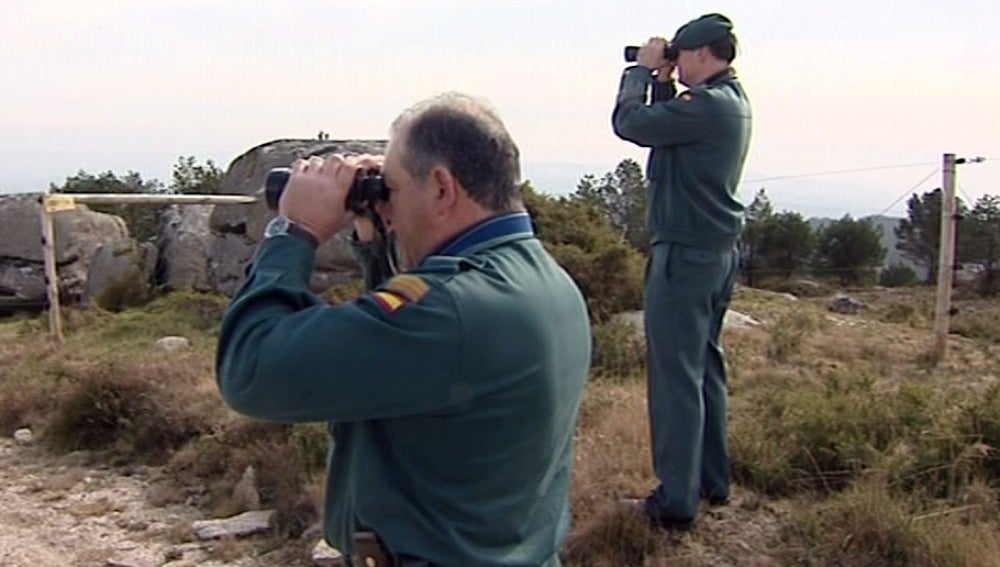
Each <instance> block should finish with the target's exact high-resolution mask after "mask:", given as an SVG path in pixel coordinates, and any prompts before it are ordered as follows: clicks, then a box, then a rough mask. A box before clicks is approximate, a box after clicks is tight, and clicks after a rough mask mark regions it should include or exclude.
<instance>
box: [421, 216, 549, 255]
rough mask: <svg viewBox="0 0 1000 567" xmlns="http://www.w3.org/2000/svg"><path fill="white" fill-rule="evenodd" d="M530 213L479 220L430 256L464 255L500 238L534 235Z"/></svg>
mask: <svg viewBox="0 0 1000 567" xmlns="http://www.w3.org/2000/svg"><path fill="white" fill-rule="evenodd" d="M534 235H535V231H534V229H533V228H532V226H531V217H530V216H529V215H528V213H525V212H517V213H503V214H499V215H496V216H493V217H490V218H488V219H484V220H482V221H479V222H478V223H476V224H474V225H472V226H471V227H469V228H467V229H465V230H463V231H462V232H460V233H458V234H457V235H455V236H453V237H452V238H450V239H448V240H447V241H445V243H444V244H442V245H441V246H439V247H438V248H437V249H436V250H435V251H434V252H431V253H430V254H429V255H430V256H462V255H464V254H466V253H468V252H470V251H472V250H473V249H474V248H478V247H480V245H482V244H485V243H487V242H491V241H493V240H497V239H499V238H505V239H512V238H517V237H526V236H534Z"/></svg>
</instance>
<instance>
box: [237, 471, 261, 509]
mask: <svg viewBox="0 0 1000 567" xmlns="http://www.w3.org/2000/svg"><path fill="white" fill-rule="evenodd" d="M233 501H235V502H236V503H237V504H239V506H240V509H241V510H260V493H258V492H257V472H256V470H255V469H254V468H253V465H247V468H246V469H245V470H244V471H243V476H242V477H241V478H240V481H239V482H237V483H236V486H234V487H233Z"/></svg>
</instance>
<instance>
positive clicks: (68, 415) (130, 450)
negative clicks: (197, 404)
mask: <svg viewBox="0 0 1000 567" xmlns="http://www.w3.org/2000/svg"><path fill="white" fill-rule="evenodd" d="M179 378H181V376H179V375H178V374H177V373H171V372H170V371H169V370H168V369H167V368H164V367H159V368H156V370H155V371H154V372H150V371H149V368H148V367H145V368H143V367H140V366H138V365H136V363H132V362H125V361H122V362H120V363H114V362H111V363H105V364H101V365H98V366H95V367H93V368H83V369H80V370H79V371H77V373H76V374H75V375H74V376H73V377H72V378H71V380H70V386H69V388H67V389H66V391H65V392H64V393H62V394H61V396H60V399H59V400H58V402H57V404H56V409H55V412H54V414H53V415H52V417H51V421H50V423H49V425H48V427H47V428H46V429H45V439H46V441H47V442H48V443H49V444H50V445H51V446H53V447H54V448H56V449H58V450H61V451H74V450H79V449H105V448H112V447H113V448H115V449H116V450H117V451H118V452H119V453H121V454H133V455H135V456H137V457H139V458H140V459H141V458H149V459H157V458H161V457H163V456H164V455H165V454H166V453H167V452H168V451H169V450H171V449H174V448H176V447H179V446H181V445H182V444H183V443H184V442H186V441H187V440H189V439H192V438H194V437H197V436H198V435H199V434H200V433H202V432H203V431H206V430H207V429H208V428H209V425H210V424H209V422H208V416H207V415H206V414H204V413H201V412H198V411H197V410H196V408H194V407H192V404H191V403H190V402H191V401H192V400H191V399H190V398H188V396H185V395H184V394H183V392H184V389H183V388H178V387H177V386H176V385H172V386H173V387H168V386H167V384H169V383H170V382H171V381H172V380H177V379H179ZM189 395H191V394H189Z"/></svg>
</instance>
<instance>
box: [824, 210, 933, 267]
mask: <svg viewBox="0 0 1000 567" xmlns="http://www.w3.org/2000/svg"><path fill="white" fill-rule="evenodd" d="M862 218H865V219H870V220H871V221H872V222H874V223H875V226H877V227H879V228H880V229H882V246H884V247H885V262H884V263H883V264H882V266H881V267H885V266H889V265H892V264H903V265H904V266H909V267H911V268H913V271H915V272H916V273H917V277H918V278H924V277H926V275H927V270H925V269H924V268H922V267H920V266H918V265H917V264H916V263H914V262H913V261H912V260H910V259H908V258H906V257H905V256H903V255H902V254H901V253H900V251H899V250H897V249H896V243H897V242H899V239H898V238H896V227H898V226H899V223H900V222H901V221H902V220H903V219H902V218H901V217H886V216H881V215H872V216H868V217H862ZM833 221H834V219H828V218H820V217H813V218H811V219H809V220H808V221H807V222H808V223H809V226H810V227H812V229H813V230H814V231H815V230H819V228H820V227H822V226H823V225H825V224H827V223H830V222H833Z"/></svg>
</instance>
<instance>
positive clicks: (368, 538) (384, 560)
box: [352, 531, 434, 567]
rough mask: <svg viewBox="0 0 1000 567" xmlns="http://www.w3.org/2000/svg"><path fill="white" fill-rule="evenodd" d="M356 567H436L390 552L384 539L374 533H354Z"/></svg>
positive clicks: (353, 561) (423, 561) (417, 559)
mask: <svg viewBox="0 0 1000 567" xmlns="http://www.w3.org/2000/svg"><path fill="white" fill-rule="evenodd" d="M352 563H353V564H354V567H434V566H433V565H431V563H429V562H427V561H425V560H423V559H420V558H417V557H411V556H408V555H396V554H394V553H393V552H391V551H389V548H388V547H386V545H385V542H383V541H382V538H380V537H378V534H377V533H375V532H372V531H360V532H354V558H353V560H352Z"/></svg>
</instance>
